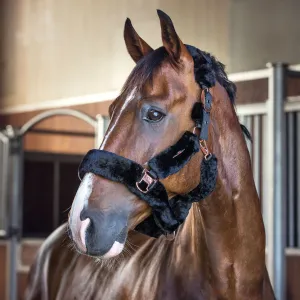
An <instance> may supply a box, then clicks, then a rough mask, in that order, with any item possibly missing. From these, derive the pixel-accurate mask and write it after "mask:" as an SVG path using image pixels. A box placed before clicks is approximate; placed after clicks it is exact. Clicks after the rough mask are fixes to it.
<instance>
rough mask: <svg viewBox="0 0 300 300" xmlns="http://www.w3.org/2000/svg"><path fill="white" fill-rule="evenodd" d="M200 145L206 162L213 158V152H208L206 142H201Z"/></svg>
mask: <svg viewBox="0 0 300 300" xmlns="http://www.w3.org/2000/svg"><path fill="white" fill-rule="evenodd" d="M199 143H200V149H201V151H202V153H203V155H204V159H205V160H210V159H211V157H212V154H211V152H210V151H209V150H208V147H207V144H206V141H205V140H199Z"/></svg>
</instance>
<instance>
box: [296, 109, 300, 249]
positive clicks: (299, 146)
mask: <svg viewBox="0 0 300 300" xmlns="http://www.w3.org/2000/svg"><path fill="white" fill-rule="evenodd" d="M296 153H297V197H296V199H297V246H298V247H299V248H300V112H297V152H296Z"/></svg>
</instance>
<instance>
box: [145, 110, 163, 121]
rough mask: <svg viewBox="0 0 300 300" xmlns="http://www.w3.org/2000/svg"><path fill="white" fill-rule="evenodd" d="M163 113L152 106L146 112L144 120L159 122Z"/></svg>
mask: <svg viewBox="0 0 300 300" xmlns="http://www.w3.org/2000/svg"><path fill="white" fill-rule="evenodd" d="M164 116H165V115H164V114H163V113H162V112H160V111H158V110H155V109H153V108H151V109H149V110H148V112H147V116H146V120H147V121H150V122H159V121H160V120H162V118H163V117H164Z"/></svg>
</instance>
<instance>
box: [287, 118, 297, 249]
mask: <svg viewBox="0 0 300 300" xmlns="http://www.w3.org/2000/svg"><path fill="white" fill-rule="evenodd" d="M287 138H288V141H287V149H286V151H287V152H286V153H287V164H288V165H287V170H288V174H287V175H288V176H287V188H288V193H287V195H288V202H287V205H288V207H287V209H288V214H287V216H288V218H287V222H288V224H287V226H288V240H287V243H288V244H287V246H288V247H295V246H296V241H295V221H296V220H295V184H294V180H295V176H294V174H295V167H294V166H295V157H294V154H295V153H294V152H295V151H294V146H295V144H294V113H293V112H290V113H287Z"/></svg>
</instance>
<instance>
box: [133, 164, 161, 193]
mask: <svg viewBox="0 0 300 300" xmlns="http://www.w3.org/2000/svg"><path fill="white" fill-rule="evenodd" d="M142 175H143V176H142V178H141V180H140V181H138V182H137V183H136V187H137V188H138V190H139V191H140V192H142V193H143V194H147V193H148V192H149V191H150V189H151V188H152V187H153V186H154V185H155V183H156V182H157V179H156V178H155V176H154V175H153V174H151V171H149V170H147V169H144V171H143V173H142Z"/></svg>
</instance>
